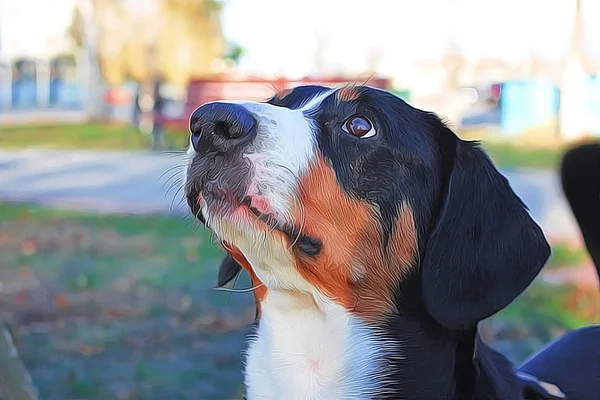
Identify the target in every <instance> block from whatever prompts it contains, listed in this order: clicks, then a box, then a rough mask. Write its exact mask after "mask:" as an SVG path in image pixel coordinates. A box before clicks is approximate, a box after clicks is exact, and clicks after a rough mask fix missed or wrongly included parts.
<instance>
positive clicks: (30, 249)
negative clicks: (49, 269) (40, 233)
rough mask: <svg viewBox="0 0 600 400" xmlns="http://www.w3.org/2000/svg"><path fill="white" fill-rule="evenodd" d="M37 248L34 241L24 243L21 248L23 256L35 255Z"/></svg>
mask: <svg viewBox="0 0 600 400" xmlns="http://www.w3.org/2000/svg"><path fill="white" fill-rule="evenodd" d="M36 248H37V246H36V244H35V241H34V240H32V239H29V240H26V241H24V242H23V246H22V247H21V249H22V251H23V254H25V255H27V256H30V255H32V254H33V253H35V251H36Z"/></svg>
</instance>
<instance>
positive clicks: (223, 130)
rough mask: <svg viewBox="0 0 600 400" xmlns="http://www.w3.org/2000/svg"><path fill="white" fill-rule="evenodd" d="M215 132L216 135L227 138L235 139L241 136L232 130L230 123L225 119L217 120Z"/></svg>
mask: <svg viewBox="0 0 600 400" xmlns="http://www.w3.org/2000/svg"><path fill="white" fill-rule="evenodd" d="M214 132H215V135H217V136H221V137H222V138H225V139H235V138H237V137H239V136H240V135H239V134H237V135H236V134H235V133H234V132H233V131H232V130H231V126H230V124H229V123H227V122H225V121H215V126H214Z"/></svg>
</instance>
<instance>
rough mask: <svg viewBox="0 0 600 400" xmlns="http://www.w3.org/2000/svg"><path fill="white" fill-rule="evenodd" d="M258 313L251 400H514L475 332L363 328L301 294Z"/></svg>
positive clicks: (509, 374) (417, 326)
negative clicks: (405, 399)
mask: <svg viewBox="0 0 600 400" xmlns="http://www.w3.org/2000/svg"><path fill="white" fill-rule="evenodd" d="M261 309H262V313H261V319H260V322H259V323H258V324H257V328H256V330H255V332H254V334H253V335H251V338H250V343H249V347H248V350H247V357H246V369H245V384H246V388H247V398H248V399H249V400H252V399H259V398H260V399H279V398H305V399H331V400H335V399H367V398H378V399H386V398H389V399H400V398H446V399H458V398H480V397H481V396H483V397H489V398H513V399H518V398H520V394H519V385H518V381H517V380H516V377H515V376H514V373H513V370H512V366H511V365H510V363H509V362H508V361H507V360H506V359H505V358H504V357H503V356H502V355H500V354H499V353H496V352H495V351H494V350H492V349H491V348H490V347H488V346H487V345H485V344H484V343H483V342H482V341H481V339H480V338H479V336H478V335H477V334H476V333H475V330H473V331H469V332H467V333H462V334H460V335H457V334H454V333H448V332H445V331H443V330H441V329H439V328H435V329H432V327H431V326H429V324H428V323H425V324H423V323H422V321H419V320H417V319H414V318H411V317H410V316H400V315H397V316H394V317H393V318H391V319H390V320H389V321H388V322H387V323H386V325H385V326H383V325H382V326H376V327H374V326H367V325H366V324H364V323H363V322H361V321H360V320H359V319H358V318H356V317H354V316H352V315H351V314H350V313H348V312H347V311H346V310H345V309H344V308H342V307H341V306H339V305H337V304H335V303H332V302H330V301H328V300H326V299H324V298H323V297H321V296H319V295H315V294H306V293H299V292H286V291H278V290H270V291H269V293H268V295H267V296H266V297H265V298H264V299H263V301H262V302H261ZM513 381H514V382H513ZM507 383H510V384H508V385H507ZM507 391H508V393H507Z"/></svg>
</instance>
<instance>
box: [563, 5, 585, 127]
mask: <svg viewBox="0 0 600 400" xmlns="http://www.w3.org/2000/svg"><path fill="white" fill-rule="evenodd" d="M582 3H583V0H575V18H574V21H573V30H572V33H571V41H570V43H569V49H568V53H567V56H566V58H565V60H564V62H563V64H562V71H561V77H560V80H559V85H558V87H559V89H560V105H559V113H558V114H559V115H558V125H559V132H558V133H559V134H560V135H562V137H563V138H565V139H574V138H577V137H579V136H581V135H582V134H583V133H584V132H583V131H584V126H583V125H582V124H583V123H584V121H583V118H581V115H580V112H581V108H582V98H583V92H584V90H585V80H586V79H587V74H588V71H587V70H586V65H585V64H586V62H585V58H586V55H585V48H584V32H583V11H582Z"/></svg>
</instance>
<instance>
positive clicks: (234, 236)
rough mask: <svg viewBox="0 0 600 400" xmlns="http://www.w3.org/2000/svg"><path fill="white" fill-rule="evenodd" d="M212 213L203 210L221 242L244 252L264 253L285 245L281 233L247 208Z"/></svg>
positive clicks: (209, 225)
mask: <svg viewBox="0 0 600 400" xmlns="http://www.w3.org/2000/svg"><path fill="white" fill-rule="evenodd" d="M211 211H212V210H210V209H207V207H205V209H203V214H204V215H205V216H207V219H206V221H207V226H208V227H209V228H210V229H211V230H212V231H213V232H214V233H215V235H216V236H217V237H218V238H219V240H221V242H226V243H228V244H230V245H233V246H235V247H237V248H239V249H240V250H242V252H246V251H252V252H256V251H260V252H264V251H268V249H269V248H270V247H271V246H273V245H275V246H283V245H284V243H285V236H284V235H283V234H282V233H281V232H280V231H278V230H276V229H273V228H272V227H271V226H269V225H267V224H266V223H265V222H263V221H261V220H259V219H258V218H257V217H256V216H255V215H253V214H252V213H251V212H250V211H249V210H247V209H246V208H245V207H238V208H236V209H235V210H233V211H228V212H217V213H215V212H214V211H213V212H211Z"/></svg>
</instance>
